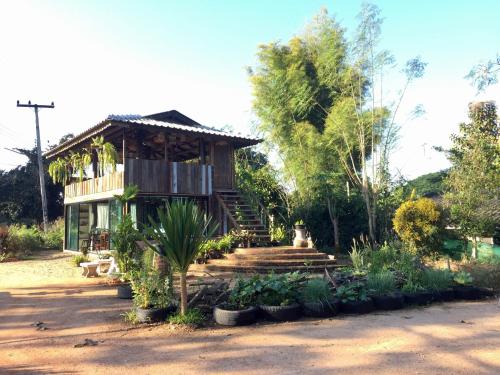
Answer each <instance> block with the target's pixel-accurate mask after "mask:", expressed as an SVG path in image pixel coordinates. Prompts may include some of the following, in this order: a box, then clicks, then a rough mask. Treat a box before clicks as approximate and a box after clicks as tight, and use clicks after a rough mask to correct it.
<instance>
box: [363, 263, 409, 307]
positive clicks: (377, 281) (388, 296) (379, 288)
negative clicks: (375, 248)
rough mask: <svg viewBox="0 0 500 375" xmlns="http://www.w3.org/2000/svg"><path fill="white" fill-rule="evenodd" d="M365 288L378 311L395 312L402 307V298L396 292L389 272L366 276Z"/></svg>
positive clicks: (392, 277) (393, 279) (393, 280)
mask: <svg viewBox="0 0 500 375" xmlns="http://www.w3.org/2000/svg"><path fill="white" fill-rule="evenodd" d="M366 286H367V288H368V292H369V294H370V296H371V297H372V299H373V303H374V304H375V307H376V308H377V309H379V310H397V309H402V308H403V307H404V297H403V295H402V294H401V293H399V292H397V291H396V280H395V278H394V274H393V273H392V272H391V271H381V272H377V273H370V274H368V279H367V283H366Z"/></svg>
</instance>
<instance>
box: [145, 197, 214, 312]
mask: <svg viewBox="0 0 500 375" xmlns="http://www.w3.org/2000/svg"><path fill="white" fill-rule="evenodd" d="M149 222H150V226H149V227H147V228H146V229H145V231H144V240H145V241H146V242H147V243H149V247H150V248H151V249H153V250H154V251H156V252H157V253H158V254H159V255H160V256H164V257H165V258H167V260H168V262H169V263H170V264H171V265H172V267H174V269H176V270H177V271H179V273H180V278H181V279H180V281H181V314H184V313H186V311H187V285H186V274H187V271H188V269H189V267H190V266H191V264H193V262H194V261H195V260H196V258H197V257H198V255H199V254H200V252H201V251H202V250H203V245H204V244H205V243H206V242H207V241H208V239H209V238H210V237H212V236H213V234H214V233H215V231H216V229H217V226H216V225H213V224H212V219H211V218H210V217H209V218H206V216H205V214H204V213H203V212H202V211H201V210H200V209H199V208H198V206H197V205H196V203H195V202H193V201H188V200H185V201H184V200H183V201H175V202H173V203H171V204H170V203H169V204H167V207H166V209H165V210H164V209H158V222H155V221H154V220H153V219H152V218H151V217H149ZM149 240H156V241H158V243H159V246H153V245H152V244H151V243H150V242H149Z"/></svg>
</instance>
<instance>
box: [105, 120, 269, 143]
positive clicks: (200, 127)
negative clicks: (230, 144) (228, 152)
mask: <svg viewBox="0 0 500 375" xmlns="http://www.w3.org/2000/svg"><path fill="white" fill-rule="evenodd" d="M108 120H114V121H120V122H126V123H130V124H139V125H150V126H161V127H164V128H168V129H175V130H182V131H188V132H192V133H201V134H211V135H220V136H223V137H231V138H240V139H248V140H250V141H258V140H259V138H256V137H251V136H247V135H242V134H241V133H236V134H233V133H230V132H226V131H223V130H219V129H215V128H211V127H208V126H204V125H197V126H190V125H180V124H176V123H173V122H167V121H157V120H153V119H149V118H146V117H134V116H133V115H126V116H121V115H110V116H108Z"/></svg>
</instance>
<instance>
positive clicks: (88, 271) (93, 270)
mask: <svg viewBox="0 0 500 375" xmlns="http://www.w3.org/2000/svg"><path fill="white" fill-rule="evenodd" d="M80 267H82V268H83V272H82V276H85V277H99V275H98V274H97V267H99V263H97V262H84V263H80Z"/></svg>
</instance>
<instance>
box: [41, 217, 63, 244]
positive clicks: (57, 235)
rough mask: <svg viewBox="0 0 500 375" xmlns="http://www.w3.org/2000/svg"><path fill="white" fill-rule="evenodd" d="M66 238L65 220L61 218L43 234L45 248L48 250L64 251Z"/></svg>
mask: <svg viewBox="0 0 500 375" xmlns="http://www.w3.org/2000/svg"><path fill="white" fill-rule="evenodd" d="M63 238H64V219H63V218H59V219H57V220H55V221H54V222H52V223H51V224H50V225H49V227H48V230H47V233H43V232H42V239H43V244H44V247H45V248H47V249H62V246H63Z"/></svg>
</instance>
